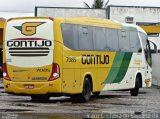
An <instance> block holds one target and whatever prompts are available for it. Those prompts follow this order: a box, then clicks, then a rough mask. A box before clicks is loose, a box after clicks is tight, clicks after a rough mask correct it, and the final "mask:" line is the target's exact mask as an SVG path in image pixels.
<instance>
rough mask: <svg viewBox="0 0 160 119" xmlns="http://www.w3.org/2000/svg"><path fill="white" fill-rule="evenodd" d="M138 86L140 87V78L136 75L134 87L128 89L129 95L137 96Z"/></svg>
mask: <svg viewBox="0 0 160 119" xmlns="http://www.w3.org/2000/svg"><path fill="white" fill-rule="evenodd" d="M139 88H140V78H139V77H136V82H135V88H133V89H131V90H130V94H131V96H138V93H139Z"/></svg>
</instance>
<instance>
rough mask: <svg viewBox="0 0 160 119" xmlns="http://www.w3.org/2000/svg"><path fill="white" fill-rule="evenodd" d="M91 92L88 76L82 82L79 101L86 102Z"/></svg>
mask: <svg viewBox="0 0 160 119" xmlns="http://www.w3.org/2000/svg"><path fill="white" fill-rule="evenodd" d="M91 92H92V86H91V82H90V80H89V79H88V78H85V81H84V84H83V92H82V93H81V94H80V96H79V97H80V98H79V99H80V101H81V102H88V101H89V100H90V97H91Z"/></svg>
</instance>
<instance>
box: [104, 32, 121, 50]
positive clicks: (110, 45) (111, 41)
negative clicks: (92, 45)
mask: <svg viewBox="0 0 160 119" xmlns="http://www.w3.org/2000/svg"><path fill="white" fill-rule="evenodd" d="M106 40H107V49H108V50H109V51H118V49H119V48H118V30H116V29H106Z"/></svg>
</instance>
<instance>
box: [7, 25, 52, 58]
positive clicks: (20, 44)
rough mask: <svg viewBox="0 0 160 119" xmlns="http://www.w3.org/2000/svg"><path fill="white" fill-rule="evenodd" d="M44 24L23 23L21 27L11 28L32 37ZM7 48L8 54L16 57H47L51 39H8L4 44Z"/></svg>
mask: <svg viewBox="0 0 160 119" xmlns="http://www.w3.org/2000/svg"><path fill="white" fill-rule="evenodd" d="M43 23H45V22H25V23H23V24H22V26H13V27H14V28H16V29H18V30H20V31H21V33H22V34H24V35H26V36H32V35H34V34H35V33H36V29H37V27H38V26H40V25H42V24H43ZM6 45H7V47H8V48H9V54H10V55H11V56H17V57H35V56H47V55H48V54H49V52H50V48H52V39H50V40H49V39H44V38H38V37H25V38H23V37H21V38H14V39H10V40H8V41H7V42H6Z"/></svg>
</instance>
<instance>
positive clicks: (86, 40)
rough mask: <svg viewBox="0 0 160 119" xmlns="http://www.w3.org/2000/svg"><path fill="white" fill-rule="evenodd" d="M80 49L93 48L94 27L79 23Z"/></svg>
mask: <svg viewBox="0 0 160 119" xmlns="http://www.w3.org/2000/svg"><path fill="white" fill-rule="evenodd" d="M78 30H79V38H78V40H79V49H80V50H93V34H92V28H91V27H88V26H80V25H79V29H78Z"/></svg>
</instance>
